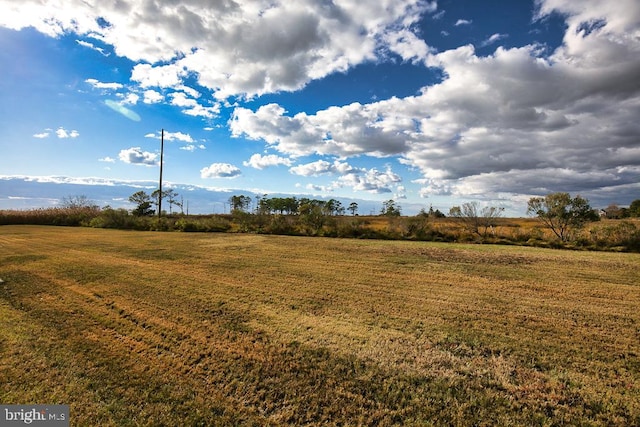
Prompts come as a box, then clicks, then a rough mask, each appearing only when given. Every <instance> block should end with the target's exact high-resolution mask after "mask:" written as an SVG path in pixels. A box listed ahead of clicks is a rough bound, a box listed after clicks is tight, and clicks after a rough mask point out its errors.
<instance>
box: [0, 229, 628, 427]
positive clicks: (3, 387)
mask: <svg viewBox="0 0 640 427" xmlns="http://www.w3.org/2000/svg"><path fill="white" fill-rule="evenodd" d="M639 265H640V256H639V255H638V254H616V253H588V252H568V251H554V250H548V249H538V248H527V247H501V246H483V245H460V244H457V245H450V244H435V243H421V242H391V241H362V240H342V239H324V238H301V237H284V236H262V235H235V234H182V233H151V232H146V233H140V232H125V231H115V230H101V229H84V228H83V229H70V228H53V227H33V226H30V227H27V226H10V227H1V228H0V278H1V279H3V280H4V281H5V283H4V284H2V285H0V296H1V298H0V401H1V402H2V403H69V404H71V416H72V423H73V424H74V425H162V424H164V425H229V424H242V425H282V424H296V425H301V424H312V425H320V424H323V425H324V424H330V425H395V424H409V425H411V424H415V425H430V424H432V425H507V424H510V425H558V424H563V423H565V424H570V425H620V426H623V425H638V424H640V403H639V402H640V363H639V361H638V357H639V355H640V313H639V311H638V307H640V283H639V279H638V277H639V274H638V273H639Z"/></svg>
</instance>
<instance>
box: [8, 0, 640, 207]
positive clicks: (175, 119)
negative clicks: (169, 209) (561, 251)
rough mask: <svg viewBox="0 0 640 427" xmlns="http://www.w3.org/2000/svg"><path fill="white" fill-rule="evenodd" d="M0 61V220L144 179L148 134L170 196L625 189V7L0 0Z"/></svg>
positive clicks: (413, 203) (152, 173) (638, 135)
mask: <svg viewBox="0 0 640 427" xmlns="http://www.w3.org/2000/svg"><path fill="white" fill-rule="evenodd" d="M0 64H2V66H1V67H0V94H1V96H0V132H1V134H0V208H12V207H13V206H14V204H15V203H14V202H15V201H16V200H22V203H24V200H28V199H30V198H31V195H29V194H24V193H21V191H22V188H23V186H21V185H16V183H17V182H19V181H20V180H22V181H29V182H32V183H48V184H51V183H56V182H60V183H66V184H69V183H75V184H85V185H93V186H94V187H93V188H95V191H96V192H98V191H100V190H99V188H101V187H106V186H110V187H113V186H119V185H132V184H133V183H147V184H148V186H149V188H152V187H153V185H155V184H154V182H156V181H157V180H158V176H159V161H160V144H161V135H162V134H164V163H163V172H164V176H163V181H164V183H165V185H166V186H168V187H172V188H175V189H177V190H178V192H179V193H180V190H181V189H182V190H184V189H187V188H190V189H194V188H197V189H199V190H203V191H204V194H206V191H207V190H208V191H212V192H213V191H221V192H223V194H229V195H231V194H246V195H249V194H266V195H274V194H288V195H294V196H298V197H312V198H336V199H343V200H346V199H353V200H362V201H370V202H371V203H379V204H381V203H382V202H383V201H386V200H390V199H393V200H395V201H396V202H397V203H398V205H399V206H401V207H402V208H403V212H404V213H407V214H411V213H415V212H417V211H418V210H419V209H420V208H423V207H426V208H428V207H429V206H432V207H434V208H437V209H440V210H442V211H443V212H448V209H449V208H450V207H452V206H457V205H460V204H462V203H466V202H478V203H479V204H480V205H486V206H497V207H503V208H504V209H505V212H507V213H508V214H510V215H514V216H524V215H525V214H526V205H527V201H528V200H529V198H531V197H533V196H541V195H545V194H549V193H552V192H558V191H562V192H569V193H571V194H572V195H578V194H579V195H581V196H583V197H586V198H588V199H589V200H590V201H591V204H592V206H601V207H605V206H608V205H609V204H612V203H615V204H618V205H620V206H625V205H628V204H629V203H630V202H631V201H632V200H635V199H638V198H640V2H638V1H637V0H581V1H574V0H531V1H527V0H517V1H514V0H486V1H478V0H438V1H424V0H372V1H366V2H365V1H362V0H295V1H290V0H282V1H279V0H235V1H234V0H219V1H210V0H181V1H180V0H177V1H176V0H171V1H169V0H44V1H42V0H21V1H19V2H18V1H15V0H0ZM47 188H49V187H47ZM82 188H83V189H85V188H89V187H82ZM185 191H186V190H185ZM225 192H226V193H225ZM212 194H213V193H212ZM84 195H86V196H88V197H89V198H91V197H92V196H93V194H86V191H85V194H84ZM38 200H39V199H38V198H37V197H33V201H32V203H38ZM118 201H122V198H120V199H117V200H116V198H114V200H113V201H112V203H111V204H117V203H116V202H118ZM23 205H24V204H23Z"/></svg>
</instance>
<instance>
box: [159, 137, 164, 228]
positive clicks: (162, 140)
mask: <svg viewBox="0 0 640 427" xmlns="http://www.w3.org/2000/svg"><path fill="white" fill-rule="evenodd" d="M163 156H164V129H162V131H161V133H160V191H159V192H158V218H160V215H162V163H163V162H162V158H163Z"/></svg>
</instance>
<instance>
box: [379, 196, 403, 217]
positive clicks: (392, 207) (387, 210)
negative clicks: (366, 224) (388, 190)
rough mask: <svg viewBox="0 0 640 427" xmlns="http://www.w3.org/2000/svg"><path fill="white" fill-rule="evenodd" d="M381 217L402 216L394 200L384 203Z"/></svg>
mask: <svg viewBox="0 0 640 427" xmlns="http://www.w3.org/2000/svg"><path fill="white" fill-rule="evenodd" d="M380 214H381V215H384V216H400V214H401V208H400V205H398V204H397V203H396V202H395V201H394V200H393V199H389V200H387V201H385V202H382V210H381V211H380Z"/></svg>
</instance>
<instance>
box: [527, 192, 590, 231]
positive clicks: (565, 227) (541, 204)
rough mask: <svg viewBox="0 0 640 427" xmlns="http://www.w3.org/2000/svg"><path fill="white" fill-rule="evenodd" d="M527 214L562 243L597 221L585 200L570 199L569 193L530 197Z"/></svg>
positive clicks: (577, 197)
mask: <svg viewBox="0 0 640 427" xmlns="http://www.w3.org/2000/svg"><path fill="white" fill-rule="evenodd" d="M527 213H528V214H529V215H533V216H536V217H538V219H539V220H540V221H541V222H542V223H543V224H545V225H546V226H547V227H549V228H550V229H551V231H553V233H554V234H555V235H556V236H557V237H558V238H559V239H560V240H561V241H563V242H566V241H568V240H569V239H570V238H571V235H572V233H573V232H574V231H575V230H578V229H580V228H582V227H583V226H584V225H585V224H586V223H587V222H589V221H594V220H596V219H597V218H596V217H597V215H596V214H595V212H594V210H593V209H592V208H591V206H589V201H588V200H587V199H584V198H582V197H580V196H576V197H574V198H571V196H570V195H569V193H551V194H548V195H546V196H545V197H532V198H531V199H529V202H528V204H527Z"/></svg>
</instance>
